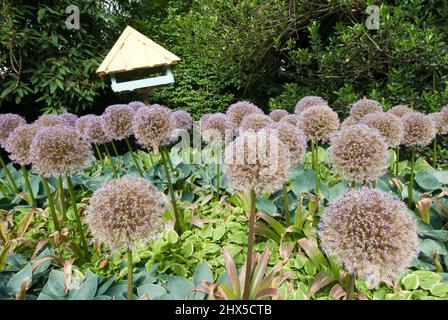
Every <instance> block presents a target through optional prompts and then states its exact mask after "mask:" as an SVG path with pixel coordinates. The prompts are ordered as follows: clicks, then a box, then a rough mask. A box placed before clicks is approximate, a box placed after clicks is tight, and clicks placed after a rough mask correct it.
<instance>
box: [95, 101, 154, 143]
mask: <svg viewBox="0 0 448 320" xmlns="http://www.w3.org/2000/svg"><path fill="white" fill-rule="evenodd" d="M141 109H142V108H141ZM139 110H140V109H139ZM143 110H146V109H143ZM134 114H135V111H134V109H132V108H131V107H129V106H128V105H113V106H109V107H107V108H106V110H105V111H104V113H103V119H104V127H103V129H104V131H105V132H106V133H107V135H108V136H110V137H111V138H112V139H113V140H117V141H119V140H123V139H125V138H128V137H129V136H130V135H131V134H132V119H133V118H134Z"/></svg>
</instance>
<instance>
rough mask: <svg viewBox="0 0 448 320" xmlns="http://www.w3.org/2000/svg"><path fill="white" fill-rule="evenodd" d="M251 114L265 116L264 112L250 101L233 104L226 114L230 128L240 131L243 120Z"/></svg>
mask: <svg viewBox="0 0 448 320" xmlns="http://www.w3.org/2000/svg"><path fill="white" fill-rule="evenodd" d="M251 113H259V114H263V111H261V109H260V108H258V107H257V106H256V105H254V104H253V103H250V102H248V101H239V102H237V103H234V104H232V105H231V106H230V107H229V109H227V112H226V116H227V121H228V126H229V127H230V128H232V129H235V130H238V129H239V128H240V125H241V122H242V121H243V118H244V117H245V116H247V115H248V114H251Z"/></svg>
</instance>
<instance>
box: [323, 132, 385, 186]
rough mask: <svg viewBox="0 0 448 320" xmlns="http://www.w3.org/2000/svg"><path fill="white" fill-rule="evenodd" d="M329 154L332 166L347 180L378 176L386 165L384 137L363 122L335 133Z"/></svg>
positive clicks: (360, 179)
mask: <svg viewBox="0 0 448 320" xmlns="http://www.w3.org/2000/svg"><path fill="white" fill-rule="evenodd" d="M328 154H329V156H330V160H331V163H332V164H333V167H334V168H335V169H336V170H338V171H340V172H341V173H342V174H343V175H344V176H345V178H346V179H347V180H355V181H361V182H362V181H364V180H367V181H370V180H376V179H377V178H379V177H380V176H381V175H383V173H384V172H385V171H386V169H387V143H386V141H385V139H384V137H383V136H382V135H381V134H380V133H379V131H378V130H376V129H372V128H369V127H368V126H366V125H364V124H356V125H353V126H348V127H345V128H343V129H342V130H341V131H340V132H338V133H337V134H335V136H334V137H333V138H332V141H331V146H330V148H328Z"/></svg>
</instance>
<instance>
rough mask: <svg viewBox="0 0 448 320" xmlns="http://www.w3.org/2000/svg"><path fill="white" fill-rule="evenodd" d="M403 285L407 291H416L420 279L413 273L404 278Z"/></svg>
mask: <svg viewBox="0 0 448 320" xmlns="http://www.w3.org/2000/svg"><path fill="white" fill-rule="evenodd" d="M401 283H402V284H403V285H404V287H405V289H406V290H415V289H417V288H418V286H419V285H420V282H419V280H418V277H417V276H416V275H415V274H413V273H410V274H408V275H406V276H405V277H403V279H401Z"/></svg>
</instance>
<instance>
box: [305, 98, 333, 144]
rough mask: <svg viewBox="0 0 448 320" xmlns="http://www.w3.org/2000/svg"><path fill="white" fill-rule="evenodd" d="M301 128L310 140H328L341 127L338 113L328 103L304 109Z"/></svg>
mask: <svg viewBox="0 0 448 320" xmlns="http://www.w3.org/2000/svg"><path fill="white" fill-rule="evenodd" d="M299 128H300V129H302V131H303V132H304V133H305V135H306V136H307V138H308V139H309V140H314V141H326V140H328V139H330V137H331V135H332V134H333V133H334V132H335V131H336V130H338V128H339V118H338V114H337V113H336V112H334V111H333V110H332V109H331V108H330V107H329V106H327V105H323V104H322V105H316V106H312V107H309V108H308V109H306V110H304V111H302V112H301V113H300V116H299Z"/></svg>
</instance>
